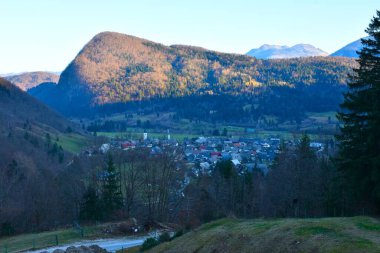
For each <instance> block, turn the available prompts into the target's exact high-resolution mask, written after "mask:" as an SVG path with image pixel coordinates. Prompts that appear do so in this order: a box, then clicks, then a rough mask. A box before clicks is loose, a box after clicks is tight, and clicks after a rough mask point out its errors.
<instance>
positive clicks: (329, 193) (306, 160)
mask: <svg viewBox="0 0 380 253" xmlns="http://www.w3.org/2000/svg"><path fill="white" fill-rule="evenodd" d="M199 174H200V175H201V176H199V177H196V178H194V180H193V181H192V182H191V183H190V184H189V185H188V186H187V187H186V189H185V200H184V205H183V209H182V211H181V220H182V221H185V223H186V224H187V225H189V226H193V225H199V224H202V223H204V222H208V221H210V220H213V219H218V218H221V217H226V216H229V215H232V216H236V217H240V218H254V217H277V218H279V217H280V218H284V217H298V218H312V217H326V216H329V217H331V216H351V215H364V214H365V215H369V214H373V213H375V210H374V209H373V208H371V207H370V206H366V205H364V203H363V205H359V204H358V202H357V201H356V200H354V198H353V195H351V194H352V192H351V191H350V190H349V186H348V185H347V182H345V181H344V179H343V177H342V175H341V173H340V172H338V170H337V169H336V167H335V166H334V164H333V163H332V161H331V160H330V158H329V157H328V156H327V154H326V153H325V154H323V155H321V154H319V155H317V154H316V153H315V150H313V149H312V148H310V140H309V139H308V137H307V136H304V137H303V138H302V140H301V141H300V143H299V144H298V145H297V146H296V147H288V146H286V145H285V144H284V143H283V144H282V145H281V149H280V152H279V154H278V156H277V157H276V159H275V161H274V163H273V165H272V166H271V168H270V170H269V172H268V174H266V175H265V174H263V173H262V171H260V170H259V169H254V170H253V171H245V172H244V173H241V171H239V170H236V169H235V167H234V166H233V164H232V162H231V161H221V162H218V163H217V165H216V167H215V170H214V171H213V172H212V173H211V174H202V173H199Z"/></svg>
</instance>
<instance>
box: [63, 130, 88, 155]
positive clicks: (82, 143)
mask: <svg viewBox="0 0 380 253" xmlns="http://www.w3.org/2000/svg"><path fill="white" fill-rule="evenodd" d="M58 138H59V141H58V145H61V146H62V148H63V149H64V150H66V151H69V152H71V153H78V152H80V151H81V150H82V149H83V148H84V147H86V146H87V145H88V139H87V138H86V137H84V136H82V135H79V134H75V133H72V134H60V135H59V136H58Z"/></svg>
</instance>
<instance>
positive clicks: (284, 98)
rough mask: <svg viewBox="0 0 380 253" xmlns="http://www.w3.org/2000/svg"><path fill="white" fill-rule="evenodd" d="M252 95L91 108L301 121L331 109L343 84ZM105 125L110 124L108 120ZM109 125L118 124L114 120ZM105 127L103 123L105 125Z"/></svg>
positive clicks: (219, 119) (267, 89)
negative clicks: (310, 113)
mask: <svg viewBox="0 0 380 253" xmlns="http://www.w3.org/2000/svg"><path fill="white" fill-rule="evenodd" d="M256 89H257V93H256V94H254V95H249V94H242V95H239V96H230V95H217V96H216V95H203V96H187V97H177V98H174V97H172V98H166V99H163V98H162V99H152V100H148V101H140V102H130V103H126V104H124V103H117V104H109V105H104V106H99V107H95V108H93V109H94V111H96V114H98V115H109V114H112V113H115V112H119V113H133V112H139V113H141V114H156V113H162V112H174V113H175V118H177V119H180V118H184V119H189V120H194V121H196V120H200V121H206V122H212V123H224V122H229V123H245V124H247V123H248V124H254V123H257V121H258V120H259V119H262V118H263V117H265V116H268V115H271V116H275V117H276V118H277V123H279V124H281V123H283V122H285V121H295V122H301V121H302V119H304V118H305V115H306V113H307V112H326V111H335V110H337V109H338V107H339V104H340V103H341V102H342V100H343V96H342V94H343V92H344V91H345V90H346V88H345V86H330V85H327V84H315V85H313V86H300V87H298V88H292V87H287V86H283V87H277V86H273V87H262V88H256ZM107 124H111V123H110V122H108V123H107ZM113 124H119V125H120V124H121V123H120V122H114V123H113ZM105 127H106V126H105Z"/></svg>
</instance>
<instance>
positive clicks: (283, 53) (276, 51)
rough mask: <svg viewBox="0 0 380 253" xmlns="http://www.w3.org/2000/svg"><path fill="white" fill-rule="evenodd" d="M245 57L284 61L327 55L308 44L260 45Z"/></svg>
mask: <svg viewBox="0 0 380 253" xmlns="http://www.w3.org/2000/svg"><path fill="white" fill-rule="evenodd" d="M247 55H249V56H252V57H256V58H258V59H285V58H297V57H310V56H327V55H328V53H326V52H325V51H323V50H321V49H319V48H316V47H314V46H313V45H309V44H297V45H294V46H292V47H288V46H278V45H267V44H265V45H262V46H261V47H259V48H255V49H252V50H250V51H249V52H248V53H247Z"/></svg>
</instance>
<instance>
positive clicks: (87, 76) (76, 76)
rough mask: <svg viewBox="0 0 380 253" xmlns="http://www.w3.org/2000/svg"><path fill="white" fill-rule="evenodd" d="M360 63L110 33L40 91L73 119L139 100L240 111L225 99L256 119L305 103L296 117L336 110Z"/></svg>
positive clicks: (88, 46) (168, 105)
mask: <svg viewBox="0 0 380 253" xmlns="http://www.w3.org/2000/svg"><path fill="white" fill-rule="evenodd" d="M355 64H356V63H355V61H354V60H352V59H347V58H333V57H308V58H296V59H281V60H280V59H277V60H258V59H255V58H253V57H250V56H246V55H236V54H226V53H219V52H214V51H210V50H206V49H203V48H198V47H191V46H179V45H174V46H164V45H162V44H158V43H154V42H151V41H148V40H144V39H140V38H136V37H133V36H129V35H124V34H119V33H111V32H104V33H100V34H98V35H96V36H95V37H94V38H93V39H92V40H91V41H90V42H89V43H87V44H86V45H85V46H84V48H83V49H82V50H81V51H80V52H79V54H78V55H77V57H76V58H75V59H74V60H73V61H72V62H71V63H70V64H69V65H68V67H67V68H66V69H65V70H64V71H63V72H62V74H61V77H60V80H59V83H58V85H57V87H51V85H50V86H49V87H47V89H49V92H44V90H43V89H42V90H40V91H39V92H38V93H37V94H36V93H35V94H34V95H35V96H36V97H37V98H38V99H40V100H42V101H44V102H45V103H47V104H48V105H50V106H52V107H53V108H56V109H57V110H59V111H60V112H62V113H64V114H66V115H70V116H73V115H74V116H78V115H79V116H83V115H92V114H94V113H97V112H99V111H101V108H103V107H106V108H107V110H110V111H113V110H114V109H120V106H121V104H124V105H125V104H132V105H133V102H136V101H137V102H138V104H139V106H140V107H141V106H144V105H146V104H149V105H150V106H152V103H153V104H154V107H155V108H156V110H163V108H166V109H170V110H174V111H177V112H179V114H181V115H182V114H183V112H181V110H182V109H183V108H184V107H186V106H190V107H192V108H193V109H196V110H198V112H195V111H194V112H193V111H190V114H192V115H193V116H194V117H201V115H203V114H204V113H205V112H207V113H208V112H209V111H211V110H213V111H217V112H216V113H219V114H220V117H222V116H223V115H222V114H223V113H224V115H228V114H236V112H233V113H229V112H228V111H226V110H228V108H224V106H223V105H221V101H220V100H222V101H223V102H226V101H229V102H231V103H232V104H230V106H229V108H234V110H237V111H239V112H243V110H245V113H247V116H248V117H251V116H252V117H256V116H257V115H259V114H260V113H261V114H262V113H272V112H278V108H277V105H280V106H281V107H283V104H289V107H290V108H299V112H296V113H292V114H302V113H303V112H304V111H305V110H317V111H318V110H331V108H332V107H333V108H334V109H335V108H336V107H337V105H338V103H339V102H340V99H341V91H342V89H344V87H345V84H346V82H347V74H348V73H349V72H350V71H351V68H352V67H353V66H354V65H355ZM188 101H191V102H188ZM130 102H132V103H130ZM194 102H196V103H198V105H199V106H198V108H195V107H194V106H193V105H194ZM179 105H181V106H179ZM322 105H323V106H322ZM273 106H274V107H275V108H272V107H273ZM321 106H322V107H328V108H321ZM110 108H112V109H110ZM251 108H253V109H251ZM103 109H104V108H103ZM199 110H200V111H199ZM103 111H104V110H103ZM188 116H189V115H188ZM243 117H245V116H244V115H243Z"/></svg>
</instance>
